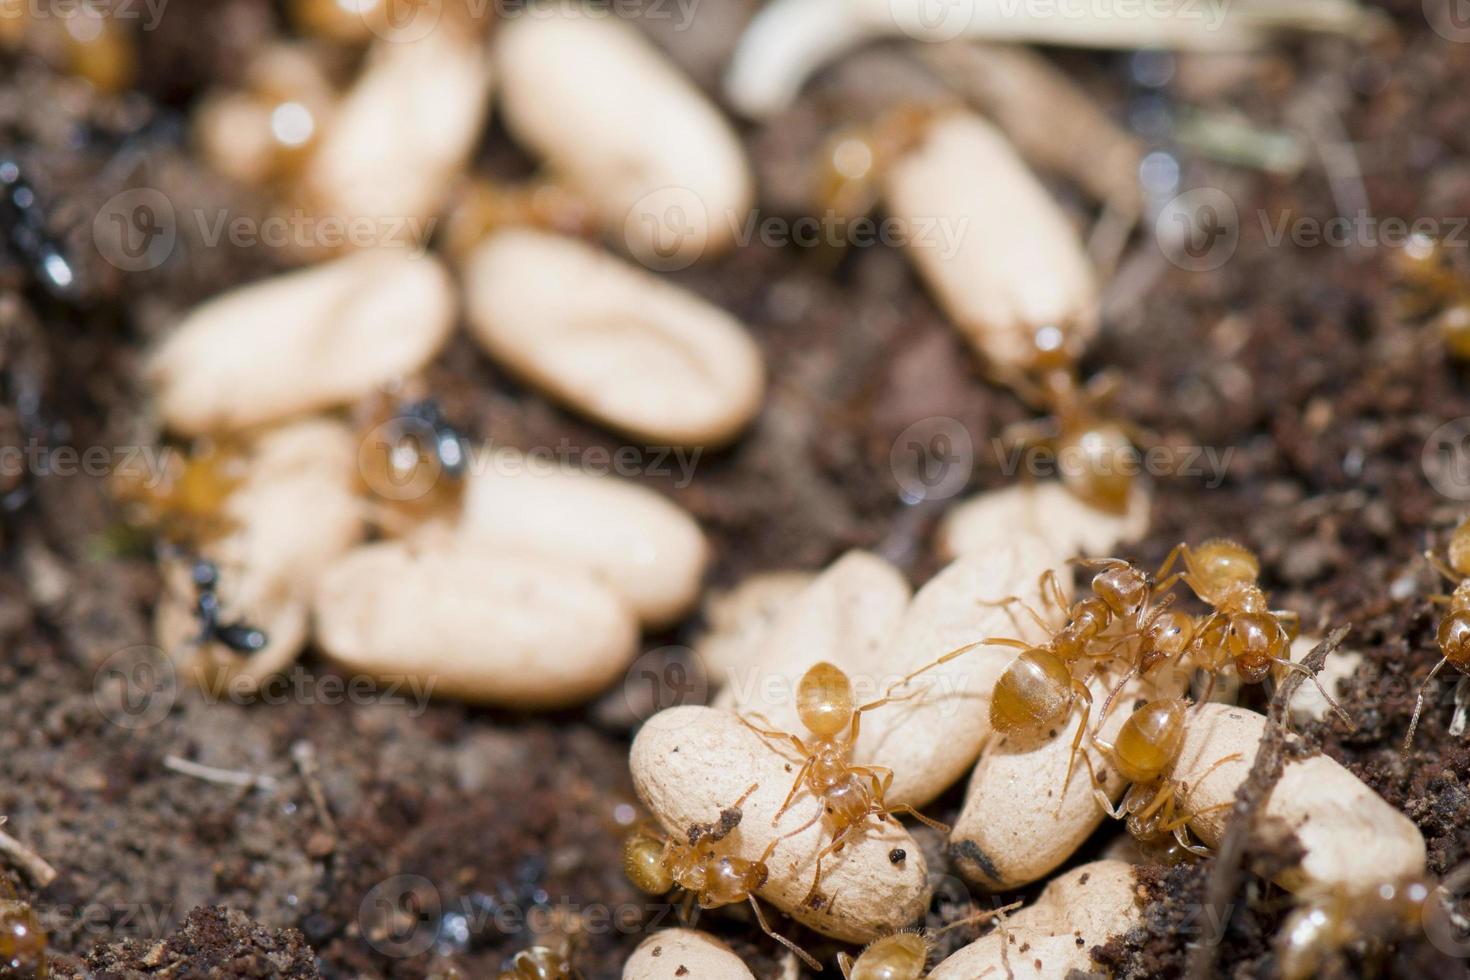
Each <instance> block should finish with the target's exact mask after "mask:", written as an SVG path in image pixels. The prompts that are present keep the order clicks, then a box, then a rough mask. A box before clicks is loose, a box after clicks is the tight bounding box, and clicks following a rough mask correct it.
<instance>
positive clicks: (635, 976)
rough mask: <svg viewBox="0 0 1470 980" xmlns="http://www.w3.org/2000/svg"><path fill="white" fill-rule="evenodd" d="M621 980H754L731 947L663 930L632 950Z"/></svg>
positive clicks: (703, 935) (692, 932)
mask: <svg viewBox="0 0 1470 980" xmlns="http://www.w3.org/2000/svg"><path fill="white" fill-rule="evenodd" d="M623 980H755V976H754V974H752V973H751V972H750V970H749V969H747V968H746V966H745V964H744V963H742V962H741V961H740V957H738V956H736V955H735V954H734V953H733V952H731V951H730V947H729V946H726V945H725V944H724V943H722V942H720V941H719V940H718V939H716V938H715V937H714V936H711V935H710V934H709V933H707V932H700V931H699V930H697V929H663V930H661V931H659V932H655V933H654V934H653V935H651V936H649V937H648V938H647V939H645V940H643V942H641V943H639V944H638V948H637V949H635V950H634V951H633V955H632V956H630V957H628V962H627V963H626V964H624V965H623Z"/></svg>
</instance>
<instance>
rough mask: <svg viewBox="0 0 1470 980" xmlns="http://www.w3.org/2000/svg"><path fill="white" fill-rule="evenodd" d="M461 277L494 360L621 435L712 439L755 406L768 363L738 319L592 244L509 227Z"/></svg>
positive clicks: (731, 433)
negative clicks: (766, 363) (764, 363)
mask: <svg viewBox="0 0 1470 980" xmlns="http://www.w3.org/2000/svg"><path fill="white" fill-rule="evenodd" d="M464 277H465V290H466V301H467V304H468V308H467V313H468V316H469V322H470V328H471V330H472V331H473V333H474V336H475V339H477V340H478V341H479V342H480V344H481V345H482V346H483V347H484V348H485V349H486V350H487V351H488V352H489V353H490V354H491V356H493V357H494V358H495V359H496V360H498V361H500V362H501V363H502V364H504V365H505V366H506V367H508V368H510V369H511V370H512V371H515V372H516V373H517V374H520V375H522V376H523V377H525V378H527V379H528V380H529V381H531V382H532V383H533V384H536V385H538V386H539V387H541V388H543V389H545V390H546V391H547V392H548V393H550V394H551V395H553V396H555V397H556V398H558V399H560V400H561V401H563V402H565V403H566V404H568V405H570V406H571V407H573V408H575V409H577V410H578V411H580V412H583V413H585V414H586V415H589V416H591V417H592V418H594V419H597V420H598V421H600V422H603V423H605V424H606V425H608V426H610V427H612V428H614V429H617V430H618V431H620V432H623V433H626V434H628V435H631V436H633V437H635V438H639V439H644V440H648V441H650V442H653V443H659V444H664V445H678V446H706V445H718V444H721V443H725V442H728V441H730V440H731V439H733V438H734V437H735V435H736V434H737V433H738V432H739V431H740V430H741V429H743V428H744V427H745V425H746V423H748V422H749V421H750V420H751V418H752V417H754V415H755V413H756V412H757V411H758V410H759V408H760V402H761V396H762V394H763V392H764V390H765V367H764V365H763V364H762V362H761V356H760V351H759V350H758V349H757V348H756V345H755V343H754V342H753V341H752V340H751V339H750V336H749V335H748V334H747V333H746V331H745V328H744V327H743V326H742V325H741V324H740V322H739V321H737V320H736V319H735V318H734V317H732V316H730V315H729V314H727V313H726V312H725V311H723V310H721V309H719V308H718V307H715V306H712V305H710V304H709V303H706V302H705V301H704V300H702V299H700V298H699V297H697V296H695V295H694V294H693V293H689V292H687V291H685V290H683V289H680V288H678V287H677V286H673V285H670V284H669V283H666V282H663V281H661V280H659V279H657V278H656V277H654V276H653V275H651V274H650V273H647V272H645V271H643V270H642V269H635V268H632V267H630V266H628V265H627V264H626V263H624V262H622V261H620V260H618V259H615V258H613V257H612V256H611V255H608V254H606V253H604V252H601V251H599V250H598V249H596V248H593V247H591V246H589V245H585V244H583V243H582V242H578V241H574V240H572V239H570V238H564V237H561V236H559V235H552V234H548V233H545V232H538V231H531V230H527V229H512V230H508V231H503V232H499V233H498V234H495V235H492V236H491V237H490V238H488V239H487V240H486V241H485V242H483V243H482V244H481V245H480V246H479V247H477V248H476V249H475V250H474V251H473V252H472V253H471V254H470V255H469V257H468V259H467V260H466V262H465V270H464Z"/></svg>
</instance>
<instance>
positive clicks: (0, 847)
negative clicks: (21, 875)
mask: <svg viewBox="0 0 1470 980" xmlns="http://www.w3.org/2000/svg"><path fill="white" fill-rule="evenodd" d="M5 819H6V818H5V817H0V824H3V823H5ZM0 857H4V858H5V859H6V860H8V861H9V862H10V863H11V864H12V865H13V866H15V867H16V868H18V869H19V870H21V871H23V872H25V875H26V877H27V878H29V879H31V881H32V882H34V883H35V884H36V886H37V887H38V888H45V887H46V886H47V885H49V884H51V882H53V881H55V880H56V869H55V868H53V867H51V865H49V864H47V863H46V859H45V858H43V857H41V855H39V854H37V853H36V852H35V851H33V850H31V849H30V848H29V847H26V846H25V845H24V844H22V843H21V842H20V841H18V840H16V839H15V838H14V837H11V836H10V835H9V834H7V833H6V832H5V831H3V830H0Z"/></svg>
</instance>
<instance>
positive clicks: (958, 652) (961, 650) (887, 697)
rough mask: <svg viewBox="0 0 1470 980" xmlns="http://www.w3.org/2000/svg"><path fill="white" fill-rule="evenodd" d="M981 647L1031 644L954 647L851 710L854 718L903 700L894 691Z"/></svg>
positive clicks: (991, 641)
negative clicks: (921, 675)
mask: <svg viewBox="0 0 1470 980" xmlns="http://www.w3.org/2000/svg"><path fill="white" fill-rule="evenodd" d="M983 646H1003V647H1017V648H1018V649H1021V650H1030V649H1031V644H1029V643H1026V642H1024V641H1022V640H1013V639H1010V638H1008V637H999V636H991V637H986V638H985V639H983V640H976V641H974V642H973V643H966V644H964V645H963V646H959V647H955V648H954V649H953V650H951V651H949V652H948V653H946V654H944V655H943V656H941V657H939V658H938V659H936V660H934V661H932V662H930V663H927V664H925V665H924V666H922V667H920V668H919V669H918V670H916V671H913V672H912V673H910V674H908V675H906V676H904V677H901V678H899V679H898V680H897V681H895V682H894V683H892V684H890V685H889V686H888V690H887V691H886V692H885V693H884V695H883V697H881V698H879V699H878V700H876V701H869V702H868V703H867V704H864V705H860V706H858V707H857V708H855V709H854V710H853V714H854V716H856V715H859V714H861V713H862V712H864V711H872V710H873V709H874V708H879V707H882V706H883V705H885V704H889V703H891V702H893V701H899V700H904V698H895V697H894V696H893V692H894V691H896V690H898V689H899V688H901V687H903V686H904V685H906V684H908V683H909V682H910V681H912V680H913V679H914V678H915V677H918V676H919V675H920V674H923V673H924V672H926V671H930V670H933V669H934V668H935V667H939V666H941V665H943V664H947V663H949V662H950V661H951V660H954V659H956V658H958V657H962V656H964V655H965V654H967V653H969V652H970V651H971V650H974V649H977V648H978V647H983ZM910 696H915V695H910ZM856 721H857V718H856V717H854V718H853V722H854V723H856Z"/></svg>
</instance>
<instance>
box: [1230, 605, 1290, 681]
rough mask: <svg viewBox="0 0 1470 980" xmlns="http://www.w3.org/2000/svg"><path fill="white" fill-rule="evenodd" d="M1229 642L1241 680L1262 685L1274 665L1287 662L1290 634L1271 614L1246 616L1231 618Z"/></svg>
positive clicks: (1239, 615) (1257, 613) (1245, 614)
mask: <svg viewBox="0 0 1470 980" xmlns="http://www.w3.org/2000/svg"><path fill="white" fill-rule="evenodd" d="M1225 642H1226V644H1227V648H1228V649H1229V651H1230V656H1231V658H1232V659H1234V661H1235V669H1236V670H1237V671H1239V673H1240V679H1241V680H1243V681H1245V682H1246V683H1247V684H1258V683H1260V682H1261V681H1263V680H1265V679H1266V675H1267V674H1269V673H1270V672H1271V665H1272V664H1273V663H1275V662H1276V661H1277V660H1283V659H1286V653H1287V645H1288V644H1287V638H1286V631H1285V630H1283V629H1282V628H1281V624H1280V623H1278V622H1277V621H1276V617H1274V616H1272V615H1271V614H1270V613H1269V612H1264V611H1262V612H1245V613H1239V614H1237V615H1235V616H1232V617H1230V628H1229V629H1228V630H1227V631H1226V633H1225Z"/></svg>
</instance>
